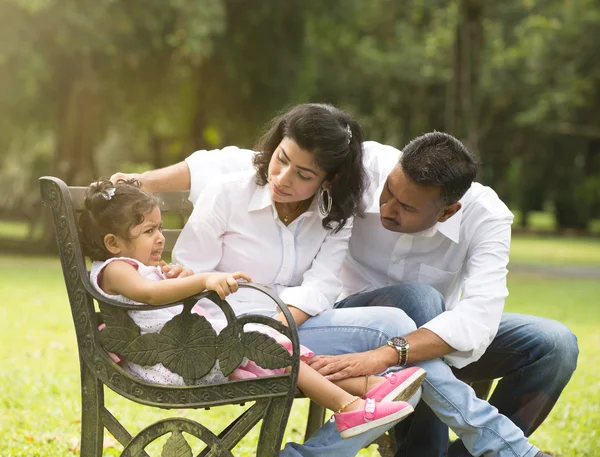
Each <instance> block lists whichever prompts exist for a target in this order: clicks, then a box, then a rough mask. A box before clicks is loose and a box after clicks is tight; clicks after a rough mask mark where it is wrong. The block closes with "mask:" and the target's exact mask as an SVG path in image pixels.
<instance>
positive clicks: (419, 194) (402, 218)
mask: <svg viewBox="0 0 600 457" xmlns="http://www.w3.org/2000/svg"><path fill="white" fill-rule="evenodd" d="M440 192H441V189H440V188H439V187H434V186H422V185H418V184H415V183H414V182H412V181H411V180H410V179H408V177H407V176H406V175H405V174H404V171H402V167H401V166H400V165H396V166H395V167H394V169H393V170H392V172H391V173H390V174H389V175H388V177H387V180H386V182H385V185H384V186H383V191H382V192H381V196H380V197H379V212H380V214H381V224H382V225H383V227H384V228H385V229H387V230H391V231H392V232H400V233H417V232H421V231H423V230H426V229H428V228H431V227H433V226H434V225H435V224H436V223H437V222H443V221H445V220H447V219H448V218H449V217H450V216H452V215H453V214H454V213H455V212H456V211H457V210H458V209H459V208H460V203H454V204H453V205H449V206H441V205H440V203H439V198H440ZM454 205H458V208H454Z"/></svg>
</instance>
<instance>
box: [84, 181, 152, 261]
mask: <svg viewBox="0 0 600 457" xmlns="http://www.w3.org/2000/svg"><path fill="white" fill-rule="evenodd" d="M140 187H141V184H140V182H139V181H138V180H137V179H129V180H123V179H120V180H119V181H117V183H116V184H113V183H112V182H111V181H110V180H108V179H106V178H100V179H99V180H98V181H96V182H95V183H93V184H91V185H90V186H89V187H88V189H87V192H86V194H85V209H84V210H83V212H82V213H81V215H80V216H79V229H80V237H81V244H82V247H83V253H84V254H85V255H88V256H89V257H90V258H91V259H92V260H107V259H109V258H111V257H113V255H112V254H111V253H110V252H109V251H108V250H107V249H106V247H105V245H104V237H105V236H106V235H107V234H108V233H112V234H114V235H117V236H119V237H121V238H123V239H129V230H130V229H131V228H132V227H134V226H136V225H139V224H141V223H142V222H144V216H145V215H146V214H148V213H149V212H150V211H152V210H153V209H154V208H155V207H156V206H157V205H158V201H157V200H156V198H154V197H153V196H152V195H150V194H149V193H147V192H144V191H143V190H142V189H141V188H140Z"/></svg>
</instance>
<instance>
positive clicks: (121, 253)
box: [80, 180, 424, 438]
mask: <svg viewBox="0 0 600 457" xmlns="http://www.w3.org/2000/svg"><path fill="white" fill-rule="evenodd" d="M85 206H86V209H85V210H84V211H83V213H82V215H81V217H80V227H81V231H82V242H83V247H84V251H85V253H86V255H89V256H90V258H91V259H92V260H93V265H92V271H91V280H92V283H93V285H94V287H95V288H96V289H97V290H98V292H99V293H101V294H102V295H103V296H105V297H109V298H111V299H114V300H118V301H121V302H125V303H133V304H151V305H161V304H165V303H172V302H175V301H178V300H183V299H185V298H187V297H189V296H191V295H195V294H198V293H201V292H203V291H205V290H214V291H216V292H217V293H218V294H219V296H220V297H221V298H225V297H226V296H227V295H229V294H232V293H235V292H236V291H237V290H238V282H237V281H238V280H246V281H251V279H250V277H249V276H248V275H246V274H245V273H242V272H236V273H221V272H211V273H199V274H192V273H191V272H190V271H186V273H185V274H181V275H180V276H179V277H177V278H173V279H166V277H165V276H164V274H163V271H162V265H161V255H162V251H163V249H164V242H165V238H164V236H163V234H162V220H161V213H160V208H159V206H158V202H157V200H156V199H155V198H154V197H153V196H152V195H150V194H148V193H146V192H144V191H142V190H141V189H140V186H139V182H137V181H135V180H130V181H122V180H121V181H119V182H117V184H116V185H113V184H112V183H111V182H110V181H108V180H100V181H98V182H96V183H94V184H92V185H91V186H90V187H89V189H88V191H87V194H86V198H85ZM162 264H164V262H162ZM198 308H199V306H196V307H195V309H194V311H195V312H198V313H199V314H202V315H204V316H205V317H207V319H208V320H209V322H210V323H211V324H212V325H213V326H214V327H215V329H216V330H217V331H220V330H221V329H222V328H223V327H224V326H225V324H224V323H223V322H222V319H215V318H213V317H212V316H211V315H209V314H208V313H207V312H206V311H204V310H202V309H201V308H200V309H198ZM181 310H182V306H176V307H171V308H168V309H157V310H155V311H130V312H129V315H130V316H131V318H132V319H133V320H134V322H135V323H136V324H137V325H138V326H139V328H140V331H141V333H142V334H144V333H151V332H159V331H160V330H161V329H162V327H163V326H164V324H165V323H166V322H167V321H169V320H170V319H172V318H173V316H175V315H176V314H179V313H180V312H181ZM261 328H262V327H261ZM261 331H263V330H261ZM273 333H276V332H273ZM269 335H270V336H273V335H272V334H271V333H269ZM277 335H279V334H277ZM276 339H277V340H278V341H280V342H281V340H282V339H285V340H287V338H285V337H283V336H282V335H279V337H278V338H276ZM287 342H288V344H287V345H286V344H284V346H286V347H287V348H288V349H289V348H290V347H291V345H289V340H287ZM312 355H313V354H312V352H310V351H309V350H308V349H306V348H304V347H302V348H301V356H302V357H310V356H312ZM123 367H124V369H126V370H127V371H130V372H131V373H133V374H134V375H136V376H138V377H140V378H142V379H146V380H148V381H151V382H157V383H162V384H177V385H183V379H182V378H181V376H179V375H178V374H176V373H173V372H171V371H170V370H168V369H167V368H165V367H164V366H163V365H162V364H157V365H155V366H152V367H141V366H139V365H136V364H134V363H132V362H128V361H124V364H123ZM253 367H254V368H253ZM253 371H254V372H256V373H260V374H261V375H264V374H274V373H277V371H276V370H264V369H260V367H258V366H256V365H254V364H252V363H251V362H250V363H248V364H246V367H245V368H244V367H241V368H239V369H238V370H236V371H234V373H232V375H230V377H229V378H230V379H240V378H245V377H248V373H249V372H250V373H252V372H253ZM280 372H281V370H280V371H279V373H280ZM423 377H424V371H423V370H422V369H421V368H417V367H414V368H408V369H406V370H403V371H402V372H400V373H397V374H394V375H389V376H384V377H375V376H373V377H369V378H366V380H365V378H353V379H347V380H344V381H342V382H341V383H340V384H341V385H343V387H344V389H345V390H343V389H342V388H341V387H338V386H337V385H336V384H334V383H332V382H330V381H328V380H327V379H326V378H324V377H323V376H321V375H320V374H319V373H318V372H316V371H315V370H313V369H312V368H310V367H309V366H308V365H306V364H305V363H304V362H300V370H299V375H298V387H299V388H300V389H301V390H302V392H303V393H304V394H305V395H306V396H307V397H309V398H311V399H312V400H314V401H316V402H317V403H319V404H321V405H323V406H324V407H326V408H328V409H330V410H332V411H336V413H335V414H334V417H335V421H336V427H337V429H338V431H339V432H340V434H341V436H342V438H349V437H352V436H355V435H357V434H360V433H363V432H366V431H367V430H370V429H372V428H375V427H378V426H380V425H384V424H388V423H391V422H395V421H399V420H400V419H403V418H404V417H406V416H407V415H408V414H410V413H411V412H412V411H413V408H412V406H411V405H410V404H408V403H406V402H404V401H395V400H399V399H402V400H407V399H408V398H409V397H410V396H411V395H412V394H413V393H414V392H415V391H416V390H417V388H418V387H419V385H420V383H421V382H422V380H423ZM226 380H227V378H225V377H224V376H223V374H222V373H221V372H220V370H219V369H218V365H217V364H216V365H215V367H214V368H213V369H212V371H211V372H210V373H209V374H208V375H207V376H206V377H205V378H204V379H203V380H202V382H223V381H226ZM362 394H364V397H363V398H361V397H359V396H358V395H362Z"/></svg>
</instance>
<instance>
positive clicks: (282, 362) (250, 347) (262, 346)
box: [242, 332, 292, 369]
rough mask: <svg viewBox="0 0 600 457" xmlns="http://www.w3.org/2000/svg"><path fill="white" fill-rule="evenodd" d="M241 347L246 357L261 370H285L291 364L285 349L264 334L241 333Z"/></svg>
mask: <svg viewBox="0 0 600 457" xmlns="http://www.w3.org/2000/svg"><path fill="white" fill-rule="evenodd" d="M242 345H243V346H244V353H245V355H246V357H248V358H249V359H250V360H252V361H253V362H254V363H256V364H257V365H258V366H260V367H262V368H267V369H273V368H285V367H287V366H289V365H290V364H291V363H292V356H291V355H290V353H289V352H288V351H287V349H285V348H284V347H283V346H281V345H280V344H279V343H278V342H277V341H275V340H274V339H273V338H271V337H270V336H268V335H265V334H264V333H260V332H244V333H242Z"/></svg>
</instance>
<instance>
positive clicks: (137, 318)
mask: <svg viewBox="0 0 600 457" xmlns="http://www.w3.org/2000/svg"><path fill="white" fill-rule="evenodd" d="M115 261H123V262H127V263H128V264H130V265H132V266H133V267H135V268H136V269H137V271H138V273H139V274H140V275H142V276H143V277H144V278H147V279H149V280H151V281H155V282H157V281H162V280H164V279H166V278H165V276H164V274H163V272H162V270H161V269H160V267H152V266H147V265H144V264H143V263H141V262H139V261H137V260H135V259H130V258H128V257H114V258H112V259H108V260H107V261H105V262H93V263H92V271H91V272H90V280H91V282H92V285H93V286H94V288H95V289H96V290H97V291H98V292H99V293H100V294H101V295H102V296H104V297H107V298H111V299H112V300H115V301H119V302H121V303H127V304H133V305H143V303H140V302H136V301H134V300H131V299H129V298H127V297H124V296H123V295H110V294H107V293H106V292H104V291H103V290H102V288H101V287H100V283H101V281H102V271H103V270H104V268H105V267H106V265H108V264H109V263H111V262H115ZM182 310H183V305H178V306H173V307H170V308H162V309H156V310H150V311H128V314H129V316H130V317H131V318H132V319H133V321H134V322H135V323H136V325H137V326H138V327H139V328H140V334H142V335H144V334H146V333H158V332H160V331H161V329H162V328H163V326H164V325H165V324H166V323H167V322H168V321H170V320H171V319H173V317H174V316H176V315H178V314H180V313H181V311H182ZM192 312H195V313H197V314H200V315H202V316H204V317H205V318H206V319H207V320H208V321H209V322H210V324H211V325H212V326H213V328H214V329H215V331H216V332H217V333H219V332H220V331H221V330H223V329H224V328H225V327H226V326H227V321H226V319H225V318H216V317H214V316H212V315H211V314H209V313H208V312H207V311H205V310H204V309H203V308H202V307H200V306H199V305H196V306H194V308H193V309H192ZM244 330H245V331H250V330H252V331H259V332H262V333H266V334H268V335H269V336H270V337H272V338H274V339H275V340H276V341H277V342H278V343H279V344H281V345H282V346H283V347H285V348H286V349H287V350H288V351H289V352H290V353H291V352H292V343H291V341H290V340H289V339H288V338H286V337H285V336H284V335H282V334H280V333H278V332H276V331H275V330H274V329H272V328H270V327H268V326H265V325H256V324H246V325H245V326H244ZM313 355H314V354H313V352H312V351H311V350H310V349H308V348H306V347H304V346H300V357H301V358H302V359H306V358H309V357H312V356H313ZM121 366H122V367H123V369H125V370H127V371H128V372H130V373H132V374H133V375H135V376H137V377H139V378H141V379H143V380H145V381H148V382H153V383H156V384H171V385H178V386H183V385H184V382H183V378H182V377H181V376H180V375H178V374H176V373H173V372H172V371H170V370H169V369H168V368H166V367H165V366H164V365H163V364H162V363H158V364H156V365H153V366H141V365H138V364H135V363H133V362H130V361H128V360H122V361H121ZM283 372H284V369H283V368H280V369H265V368H261V367H259V366H258V365H256V364H255V363H254V362H252V361H251V360H248V359H246V358H244V359H243V361H242V363H241V364H240V366H239V367H238V368H236V369H235V370H234V371H233V373H231V374H230V375H229V377H225V376H223V373H222V372H221V370H220V369H219V362H218V361H217V362H216V363H215V366H214V367H213V368H212V369H211V371H210V372H209V373H208V374H207V375H206V376H204V377H203V378H202V379H199V380H197V381H196V383H197V384H214V383H218V382H225V381H227V380H228V379H231V380H234V379H247V378H256V377H259V376H269V375H277V374H281V373H283Z"/></svg>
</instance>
